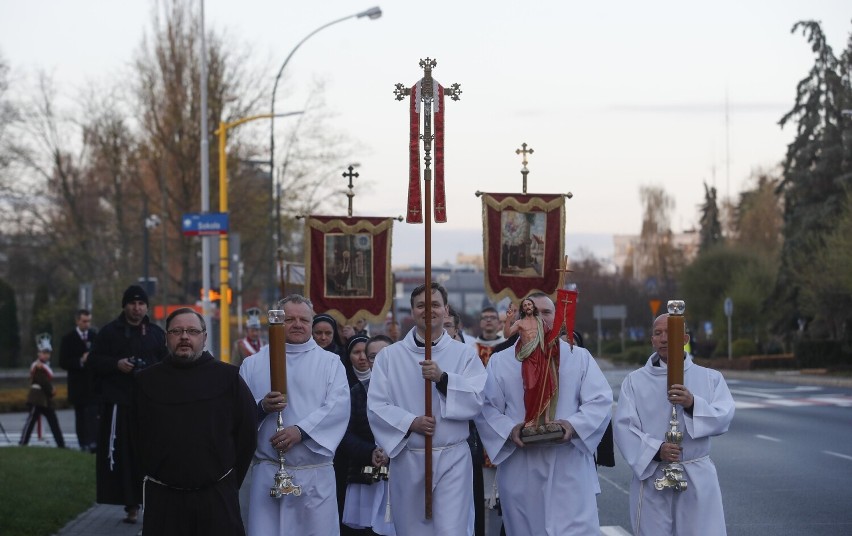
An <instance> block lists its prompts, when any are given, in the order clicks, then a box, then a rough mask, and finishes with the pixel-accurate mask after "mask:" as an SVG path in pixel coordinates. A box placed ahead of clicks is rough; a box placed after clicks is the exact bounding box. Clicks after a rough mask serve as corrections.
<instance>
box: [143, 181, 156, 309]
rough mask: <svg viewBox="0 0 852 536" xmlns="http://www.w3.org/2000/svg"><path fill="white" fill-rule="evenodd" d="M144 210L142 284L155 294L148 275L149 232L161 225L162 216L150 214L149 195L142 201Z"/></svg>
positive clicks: (146, 290)
mask: <svg viewBox="0 0 852 536" xmlns="http://www.w3.org/2000/svg"><path fill="white" fill-rule="evenodd" d="M142 210H143V212H144V214H143V217H144V218H145V225H144V228H143V231H142V240H143V243H142V251H143V254H142V278H143V280H144V281H145V282H144V283H143V284H142V285H143V287H144V288H145V292H147V293H148V294H150V295H153V294H154V289H153V288H152V287H151V277H150V276H149V275H148V267H149V265H150V262H149V255H148V251H149V250H148V242H149V241H148V234H149V231H150V230H151V229H154V228H156V227H158V226H159V225H160V217H159V216H157V215H156V214H148V198H147V197H146V198H145V199H144V200H143V202H142Z"/></svg>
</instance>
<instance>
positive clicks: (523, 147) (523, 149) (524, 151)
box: [515, 143, 535, 193]
mask: <svg viewBox="0 0 852 536" xmlns="http://www.w3.org/2000/svg"><path fill="white" fill-rule="evenodd" d="M534 152H535V151H533V148H532V147H530V148H529V149H527V144H526V143H522V144H521V148H520V149H515V154H522V155H523V156H522V157H521V158H522V161H521V164H523V166H524V167H523V169H521V175H523V176H524V191H523V193H527V175H529V174H530V170H529V169H527V164H529V162H527V155H528V154H533V153H534Z"/></svg>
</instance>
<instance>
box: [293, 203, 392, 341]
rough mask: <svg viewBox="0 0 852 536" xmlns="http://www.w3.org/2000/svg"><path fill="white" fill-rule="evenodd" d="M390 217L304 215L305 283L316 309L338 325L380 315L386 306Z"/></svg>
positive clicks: (379, 318) (388, 300)
mask: <svg viewBox="0 0 852 536" xmlns="http://www.w3.org/2000/svg"><path fill="white" fill-rule="evenodd" d="M392 234H393V219H391V218H362V217H357V218H353V217H349V218H347V217H339V216H308V217H307V218H306V219H305V288H306V289H308V296H309V297H310V299H311V301H312V302H313V304H314V309H315V310H316V312H317V313H327V314H330V315H331V316H332V317H334V318H335V320H337V321H338V322H339V323H340V325H341V326H342V325H343V324H346V323H348V322H350V321H351V320H352V319H354V318H363V319H365V320H372V321H376V322H379V321H383V320H384V318H385V315H386V314H387V312H388V311H389V310H390V307H391V299H392V297H393V295H392V288H391V281H392V277H391V256H390V252H391V237H392Z"/></svg>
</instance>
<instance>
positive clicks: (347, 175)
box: [343, 166, 360, 218]
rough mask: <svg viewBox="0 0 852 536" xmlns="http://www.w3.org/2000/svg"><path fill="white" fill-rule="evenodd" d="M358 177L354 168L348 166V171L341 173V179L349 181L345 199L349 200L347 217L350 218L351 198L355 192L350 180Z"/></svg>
mask: <svg viewBox="0 0 852 536" xmlns="http://www.w3.org/2000/svg"><path fill="white" fill-rule="evenodd" d="M358 177H360V175H359V174H358V172H357V171H355V166H349V171H344V172H343V178H344V179H349V186H348V188H349V191H348V192H346V197H348V198H349V217H350V218H351V217H352V198H353V197H355V191H354V190H353V188H354V185H353V184H352V179H355V178H358Z"/></svg>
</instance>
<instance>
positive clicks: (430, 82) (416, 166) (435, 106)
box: [394, 58, 462, 519]
mask: <svg viewBox="0 0 852 536" xmlns="http://www.w3.org/2000/svg"><path fill="white" fill-rule="evenodd" d="M437 64H438V62H437V61H435V60H434V59H431V58H426V59H425V60H420V68H421V69H423V78H421V79H420V81H418V82H417V83H416V84H414V85H413V86H412V87H410V88H409V87H405V86H404V85H402V84H396V86H395V89H394V95H396V100H400V101H401V100H404V99H405V98H406V97H409V139H408V207H407V210H406V218H405V221H406V223H422V222H423V216H424V214H425V216H426V225H425V233H426V243H425V248H424V250H425V258H424V266H425V267H426V274H425V282H426V357H425V358H426V359H427V360H429V359H432V329H431V323H432V289H431V286H430V285H431V283H432V215H431V214H430V212H431V211H432V206H431V205H432V168H431V165H432V141H433V140H434V141H435V222H436V223H444V222H446V221H447V207H446V193H445V190H444V97H445V96H448V97H450V98H451V99H452V100H455V101H457V100H459V96H460V95H461V93H462V92H461V88H460V86H459V84H453V85H452V86H450V87H449V88H445V87H443V86H442V85H441V84H439V83H438V81H437V80H435V79H433V78H432V69H434V68H435V66H436V65H437ZM433 110H434V114H435V133H434V135H433V134H432V113H433ZM421 116H422V123H423V133H422V134H421V133H420V123H421ZM420 140H423V152H424V156H423V162H424V164H425V167H424V169H423V182H425V188H424V190H425V199H424V202H423V204H422V206H421V202H420ZM425 382H426V402H425V404H426V413H425V415H426V416H427V417H431V416H432V382H430V381H429V380H425ZM425 451H426V452H425V454H426V459H425V471H426V514H425V517H426V519H432V436H426V449H425Z"/></svg>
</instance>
